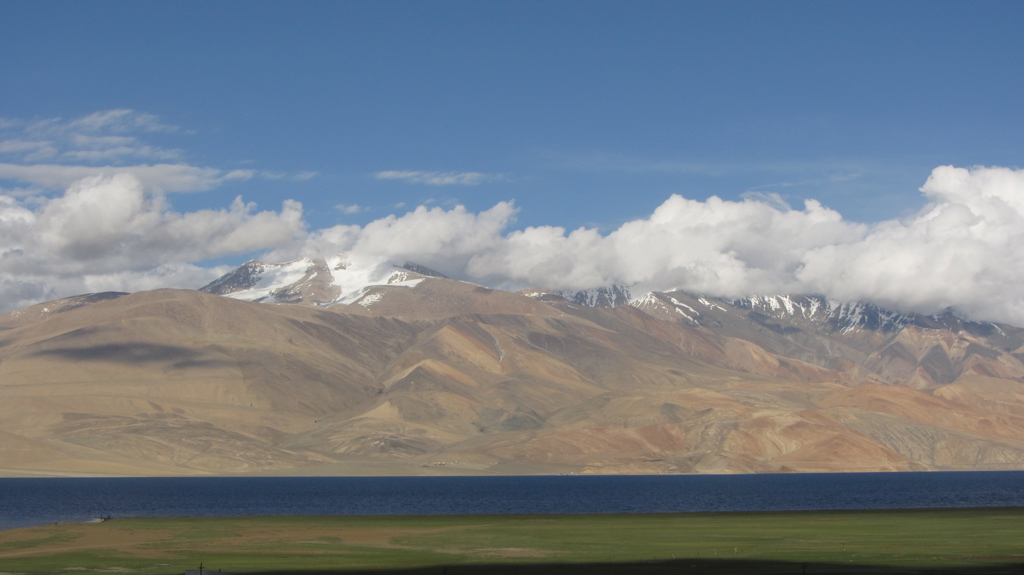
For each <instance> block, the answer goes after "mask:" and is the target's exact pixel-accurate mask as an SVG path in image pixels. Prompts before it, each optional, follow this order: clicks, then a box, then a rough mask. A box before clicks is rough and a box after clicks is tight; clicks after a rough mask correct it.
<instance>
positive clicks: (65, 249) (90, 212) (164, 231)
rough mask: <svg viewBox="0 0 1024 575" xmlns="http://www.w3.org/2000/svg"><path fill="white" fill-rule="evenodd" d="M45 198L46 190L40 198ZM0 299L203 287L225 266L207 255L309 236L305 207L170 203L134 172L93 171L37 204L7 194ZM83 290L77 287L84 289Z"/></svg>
mask: <svg viewBox="0 0 1024 575" xmlns="http://www.w3.org/2000/svg"><path fill="white" fill-rule="evenodd" d="M36 199H37V200H38V198H36ZM0 224H2V225H0V307H2V308H11V307H14V306H18V305H24V304H25V302H32V301H38V300H39V299H44V298H51V297H63V296H68V295H73V294H74V293H80V292H81V290H85V291H95V289H98V286H102V287H103V289H123V290H138V289H150V288H153V287H168V286H172V285H175V286H179V287H197V285H196V283H195V281H194V280H197V279H201V280H203V281H208V280H209V279H212V277H211V276H215V275H216V274H215V272H216V270H208V269H204V268H202V267H199V266H198V265H197V264H198V263H199V262H202V261H205V260H209V259H213V258H220V257H224V256H229V255H235V254H242V253H249V252H253V251H258V250H266V249H270V248H279V247H284V246H288V245H289V244H292V243H299V244H301V242H302V239H303V238H304V237H305V234H306V229H305V222H304V221H303V218H302V206H301V205H300V204H299V203H298V202H295V201H292V200H286V201H285V202H284V203H283V205H282V207H281V210H280V211H279V212H273V211H260V212H258V211H256V206H255V205H254V204H247V203H245V202H243V201H242V199H241V198H236V199H235V201H234V202H233V203H232V204H231V206H230V207H228V208H226V209H220V210H200V211H196V212H189V213H177V212H173V211H171V210H170V209H169V208H168V206H167V204H166V203H165V202H164V201H163V197H162V196H161V195H160V194H159V193H158V192H153V191H147V190H146V188H145V186H144V185H143V183H142V182H141V181H140V180H139V179H138V178H136V177H135V176H134V175H132V174H127V173H120V174H114V175H110V176H107V175H98V176H90V177H86V178H83V179H80V180H78V181H76V182H74V183H73V184H72V185H71V186H70V187H69V188H68V189H67V190H66V191H65V193H64V195H62V196H60V197H57V198H53V199H44V200H42V202H41V203H40V204H32V205H29V204H27V203H25V202H22V201H19V200H18V199H17V198H15V197H13V196H0ZM76 290H77V291H76Z"/></svg>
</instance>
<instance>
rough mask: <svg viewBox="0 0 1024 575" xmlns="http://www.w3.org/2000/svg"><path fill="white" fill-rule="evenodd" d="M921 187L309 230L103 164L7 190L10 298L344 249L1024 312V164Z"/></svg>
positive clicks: (529, 282) (511, 277)
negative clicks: (581, 219)
mask: <svg viewBox="0 0 1024 575" xmlns="http://www.w3.org/2000/svg"><path fill="white" fill-rule="evenodd" d="M921 192H922V193H923V194H924V197H925V198H926V199H927V200H928V204H927V205H926V206H925V207H924V208H923V209H921V210H920V211H919V212H918V213H917V214H914V215H912V216H910V217H907V218H904V219H898V220H889V221H883V222H878V223H874V224H863V223H857V222H851V221H847V220H845V219H844V218H843V216H842V215H841V214H840V213H838V212H836V211H834V210H832V209H829V208H827V207H825V206H823V205H822V204H821V203H820V202H817V201H815V200H806V201H805V202H804V204H803V206H802V207H800V208H794V207H792V206H790V205H789V204H787V203H786V202H785V201H783V199H782V198H781V197H780V196H777V195H775V194H765V193H751V194H747V195H746V196H745V197H744V199H742V200H741V201H726V200H722V199H720V198H717V197H711V198H709V199H707V200H704V201H698V200H692V199H687V198H685V197H683V196H681V195H673V196H671V197H669V198H668V199H666V200H665V202H664V203H662V204H661V205H660V206H658V208H657V209H655V210H654V211H653V213H651V214H650V215H649V216H647V217H645V218H642V219H637V220H634V221H630V222H626V223H624V224H623V225H621V226H620V227H618V228H617V229H615V230H613V231H611V232H609V233H602V232H600V231H598V230H597V229H593V228H587V227H581V228H578V229H573V230H569V229H565V228H562V227H557V226H531V227H526V228H522V229H517V228H515V218H516V214H517V210H518V208H517V207H516V206H515V204H514V203H512V202H499V203H498V204H496V205H494V206H493V207H492V208H490V209H488V210H484V211H481V212H478V213H474V212H471V211H469V210H467V209H466V208H464V207H462V206H457V207H454V208H451V209H445V208H441V207H426V206H420V207H418V208H416V209H414V210H412V211H409V212H407V213H404V214H400V215H389V216H387V217H384V218H381V219H378V220H375V221H372V222H370V223H368V224H366V225H338V226H334V227H331V228H326V229H320V230H313V231H308V230H306V228H305V223H304V222H303V219H302V210H301V206H299V205H298V204H296V203H294V202H285V204H284V205H283V206H282V208H281V210H280V211H277V212H256V210H255V207H253V206H252V205H249V204H245V203H244V202H242V201H241V200H240V199H239V200H236V201H235V203H233V204H232V205H231V206H230V207H228V208H224V209H221V210H209V211H200V212H193V213H186V214H181V213H175V212H172V211H171V210H169V209H168V208H167V206H166V205H165V204H164V203H163V200H162V196H161V195H160V193H159V190H158V189H156V186H153V187H150V185H149V184H147V183H146V182H144V181H143V180H142V179H140V178H139V177H137V176H134V175H117V176H108V175H95V174H92V175H88V176H87V177H86V178H84V179H79V180H76V181H75V182H73V183H72V184H71V185H70V186H69V187H68V188H67V190H66V191H65V193H64V195H63V196H62V197H59V198H54V199H52V200H48V201H44V202H42V203H41V204H38V205H36V204H31V205H30V204H28V203H27V201H28V200H27V199H25V200H19V199H18V198H16V197H14V196H13V195H7V196H0V253H2V255H0V297H2V298H5V305H6V307H11V303H10V302H12V301H14V302H25V301H30V300H32V299H33V298H35V299H36V300H37V301H38V299H42V298H44V297H50V296H52V295H54V294H57V293H60V294H61V295H71V294H70V293H67V292H66V291H65V290H67V289H70V287H69V286H72V285H73V286H75V287H84V285H85V284H83V283H82V282H81V281H79V280H75V281H77V282H78V283H69V282H72V280H71V279H70V278H75V277H79V276H88V277H89V278H92V279H91V280H90V281H91V282H92V284H90V285H123V286H129V287H130V286H143V285H150V284H152V285H154V286H155V285H156V284H160V283H161V282H164V283H163V285H181V283H183V282H184V281H185V279H188V280H189V281H192V280H195V281H194V283H193V286H198V285H201V284H202V283H203V281H206V280H207V279H209V278H208V277H205V276H204V273H206V272H209V273H210V274H212V273H213V271H214V270H208V269H206V268H203V267H201V265H200V264H201V262H202V261H204V260H209V259H211V258H216V257H223V256H227V255H231V254H245V253H251V252H252V251H258V250H263V251H264V253H265V256H264V259H267V260H269V261H285V260H287V259H289V258H292V257H296V256H299V255H314V256H315V255H328V254H333V253H338V252H347V253H349V254H351V255H353V256H355V257H358V258H361V259H365V260H367V261H384V260H389V261H397V262H404V261H413V262H417V263H420V264H423V265H426V266H429V267H433V268H435V269H438V270H440V271H442V272H444V273H445V274H447V275H450V276H453V277H458V278H461V279H467V280H472V281H476V282H479V283H483V284H485V285H490V286H492V287H499V288H506V289H512V288H521V287H542V288H549V289H586V288H593V287H599V286H607V285H610V284H625V285H629V286H633V290H634V292H643V291H646V290H658V291H667V290H673V289H685V290H689V291H693V292H699V293H704V294H707V295H719V296H727V297H737V296H745V295H750V294H755V293H762V294H763V293H820V294H824V295H826V296H829V297H832V298H834V299H837V300H841V301H858V300H864V301H871V302H874V303H877V304H880V305H883V306H886V307H889V308H893V309H897V310H901V311H917V312H924V313H937V312H941V311H943V310H945V309H947V308H953V309H955V310H956V311H958V312H960V313H962V314H964V315H966V316H967V317H970V318H972V319H979V320H993V321H1004V322H1008V323H1014V324H1017V325H1024V293H1022V292H1021V291H1020V289H1019V286H1020V285H1021V284H1022V281H1024V271H1021V270H1024V170H1016V169H1010V168H996V167H993V168H986V167H976V168H971V169H964V168H955V167H951V166H944V167H939V168H936V169H935V170H934V171H933V172H932V174H931V176H930V177H929V178H928V180H927V181H926V182H925V184H924V186H923V187H922V188H921ZM339 209H341V210H343V211H344V210H353V211H354V210H355V209H357V208H356V207H354V206H346V205H342V206H339ZM201 276H203V277H202V281H198V280H199V278H200V277H201ZM33 278H36V279H33ZM61 282H64V283H61ZM118 282H120V283H118ZM147 282H148V283H147ZM55 286H57V287H55ZM122 289H123V288H122ZM41 294H42V295H41Z"/></svg>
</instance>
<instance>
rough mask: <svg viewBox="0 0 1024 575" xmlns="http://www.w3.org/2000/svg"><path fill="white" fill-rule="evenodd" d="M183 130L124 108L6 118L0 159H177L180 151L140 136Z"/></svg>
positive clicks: (0, 136) (1, 127)
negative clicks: (65, 115)
mask: <svg viewBox="0 0 1024 575" xmlns="http://www.w3.org/2000/svg"><path fill="white" fill-rule="evenodd" d="M175 132H182V130H181V128H179V127H177V126H173V125H170V124H166V123H163V122H161V121H160V119H159V118H158V117H157V116H154V115H152V114H146V113H142V112H136V111H134V110H128V109H118V110H106V111H102V112H96V113H93V114H89V115H87V116H83V117H80V118H74V119H71V120H65V119H63V118H48V119H45V120H18V119H5V120H4V121H2V122H0V155H2V156H5V157H6V158H7V159H8V160H11V161H15V162H39V161H51V162H53V161H58V162H68V163H100V162H108V163H121V162H126V161H133V160H134V161H139V160H156V161H169V160H180V159H181V158H182V157H183V152H182V151H181V150H180V149H176V148H168V147H164V146H159V145H156V144H153V143H149V142H145V141H143V140H142V139H141V138H140V137H139V136H141V135H153V134H157V133H164V134H167V133H175Z"/></svg>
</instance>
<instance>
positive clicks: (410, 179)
mask: <svg viewBox="0 0 1024 575" xmlns="http://www.w3.org/2000/svg"><path fill="white" fill-rule="evenodd" d="M373 176H374V177H375V178H377V179H378V180H401V181H404V182H407V183H410V184H426V185H428V186H477V185H480V184H482V183H484V182H487V181H493V180H497V179H500V176H496V175H489V174H484V173H481V172H420V171H408V170H387V171H383V172H377V173H376V174H374V175H373Z"/></svg>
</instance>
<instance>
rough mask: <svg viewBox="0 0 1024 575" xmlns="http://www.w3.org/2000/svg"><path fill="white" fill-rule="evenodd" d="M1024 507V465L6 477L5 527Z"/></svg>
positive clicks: (1, 495) (2, 483) (1, 513)
mask: <svg viewBox="0 0 1024 575" xmlns="http://www.w3.org/2000/svg"><path fill="white" fill-rule="evenodd" d="M948 507H1024V471H971V472H922V473H820V474H817V473H816V474H777V475H776V474H757V475H671V476H666V475H655V476H649V475H647V476H527V477H520V476H517V477H283V478H282V477H244V478H242V477H188V478H182V477H176V478H53V479H51V478H9V479H0V529H10V528H14V527H25V526H31V525H42V524H47V523H56V522H63V521H88V520H90V519H94V518H98V517H106V516H108V515H109V516H111V517H115V518H117V517H178V516H256V515H438V514H454V515H475V514H521V513H531V514H549V513H550V514H556V513H681V512H728V511H795V510H830V509H904V508H906V509H910V508H948Z"/></svg>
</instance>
